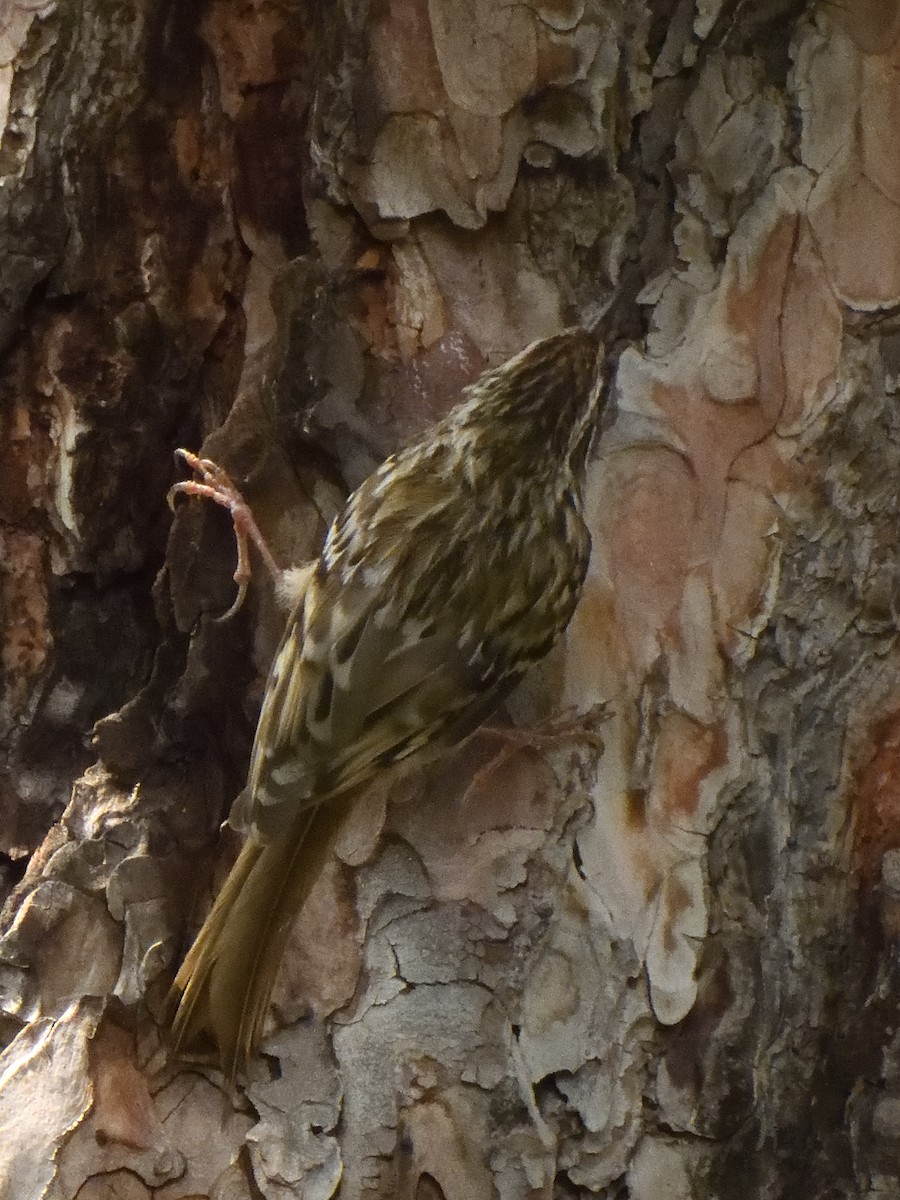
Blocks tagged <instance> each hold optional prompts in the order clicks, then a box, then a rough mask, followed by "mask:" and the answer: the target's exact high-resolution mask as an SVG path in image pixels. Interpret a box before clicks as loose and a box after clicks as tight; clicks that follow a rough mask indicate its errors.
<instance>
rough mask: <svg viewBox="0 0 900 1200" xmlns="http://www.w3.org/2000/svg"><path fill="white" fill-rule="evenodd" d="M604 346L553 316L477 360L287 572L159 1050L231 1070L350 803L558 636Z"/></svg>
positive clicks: (586, 538) (209, 477) (585, 544)
mask: <svg viewBox="0 0 900 1200" xmlns="http://www.w3.org/2000/svg"><path fill="white" fill-rule="evenodd" d="M602 357H603V348H602V345H601V344H600V341H599V338H598V337H597V335H596V334H594V333H593V332H591V331H588V330H585V329H583V328H580V327H570V328H566V329H563V330H562V331H561V332H558V333H556V334H553V335H551V336H549V337H545V338H542V339H540V340H538V341H535V342H533V343H532V344H531V345H529V346H527V347H526V348H525V349H524V350H522V351H521V352H520V353H518V354H516V355H515V356H514V357H512V358H510V359H509V360H507V361H506V362H503V363H501V364H500V365H499V366H496V367H494V368H492V369H490V370H487V371H486V372H485V373H484V374H482V375H481V376H480V378H478V379H477V380H475V382H474V383H472V384H470V385H469V386H468V387H466V388H465V389H463V391H462V394H461V397H460V399H459V402H458V403H457V404H456V405H455V406H454V407H453V408H452V409H451V410H450V411H449V412H448V413H447V415H446V416H445V417H443V418H442V419H441V420H440V421H438V422H437V423H436V424H435V425H433V426H432V427H431V428H430V429H429V430H428V431H427V432H426V433H425V434H424V436H422V437H421V439H420V440H418V441H416V442H414V443H413V444H411V445H409V446H407V447H406V448H405V449H402V450H400V451H399V452H398V453H396V454H393V455H391V456H390V457H389V458H387V459H386V460H385V461H384V462H383V463H382V464H381V466H379V467H378V468H377V469H376V470H375V471H374V472H373V473H372V474H371V475H370V476H369V477H368V478H367V479H365V480H364V482H363V483H362V484H361V485H360V486H359V487H358V488H357V489H356V490H355V491H354V492H353V493H352V494H351V495H350V496H349V498H348V499H347V501H346V504H345V506H344V508H343V509H342V511H340V512H339V513H338V515H337V516H336V517H335V519H334V521H333V523H332V524H331V527H330V529H329V531H328V534H327V536H326V539H325V542H324V545H323V548H322V551H321V553H320V555H319V557H318V558H317V559H315V560H314V561H313V562H312V563H310V564H307V566H306V567H304V568H301V569H299V571H296V572H295V574H294V583H293V592H294V597H295V600H294V605H293V609H292V611H291V613H290V615H289V617H288V619H287V624H286V629H285V632H284V636H283V639H282V641H281V645H280V647H279V649H278V651H277V652H276V655H275V658H274V661H273V665H272V668H271V671H270V674H269V677H268V682H267V684H266V689H265V693H264V698H263V702H262V708H261V711H260V716H259V721H258V725H257V729H256V734H255V738H254V742H253V748H252V751H251V756H250V766H249V772H248V778H247V784H246V787H245V788H244V790H243V791H242V793H241V794H240V795H239V796H238V798H237V800H236V801H235V803H234V807H233V809H232V813H231V816H230V818H229V824H231V825H233V826H235V827H236V828H238V829H240V830H241V831H242V832H243V833H244V834H245V841H244V843H243V848H242V849H241V851H240V853H239V855H238V857H237V860H236V862H235V864H234V866H233V867H232V869H231V872H230V874H229V875H228V876H227V878H226V880H225V883H224V885H223V886H222V888H221V890H220V892H219V894H218V896H217V897H216V899H215V901H214V903H213V906H212V909H211V911H210V913H209V915H208V916H207V918H206V920H205V921H204V923H203V925H202V927H201V929H200V931H199V933H198V934H197V936H196V939H195V940H194V942H193V944H192V946H191V948H190V950H189V951H188V953H187V955H186V957H185V959H184V961H183V963H182V965H181V968H180V969H179V971H178V973H177V975H176V977H175V981H174V983H173V985H172V988H171V990H170V993H169V997H168V1011H169V1021H170V1025H171V1030H170V1038H171V1043H172V1047H173V1051H174V1053H175V1054H176V1055H177V1056H179V1057H181V1058H188V1057H193V1058H195V1059H200V1060H202V1061H207V1062H212V1063H213V1064H215V1065H217V1066H218V1067H219V1068H220V1069H221V1070H222V1072H223V1073H224V1075H225V1076H226V1077H227V1078H228V1079H229V1080H230V1081H231V1083H232V1084H233V1083H234V1081H235V1079H236V1077H237V1076H238V1074H239V1073H241V1072H246V1070H247V1068H248V1064H249V1062H250V1060H251V1058H252V1056H253V1054H254V1053H255V1052H256V1050H257V1048H258V1045H259V1043H260V1041H261V1037H262V1033H263V1027H264V1023H265V1020H266V1016H267V1012H268V1007H269V1001H270V997H271V992H272V988H273V985H274V982H275V976H276V973H277V971H278V967H279V964H280V962H281V959H282V957H283V954H284V951H285V948H286V943H287V939H288V935H289V933H290V929H291V926H292V924H293V921H294V919H295V917H296V916H297V914H298V912H299V910H300V909H301V908H302V906H303V904H304V902H305V901H306V899H307V897H308V896H309V893H310V891H311V889H312V886H313V884H314V883H315V881H316V879H317V878H318V876H319V875H320V874H321V872H322V870H323V868H324V866H325V865H326V863H327V862H328V859H329V855H330V853H331V850H332V848H333V845H334V842H335V840H336V838H337V835H338V833H339V831H340V828H341V826H342V824H343V822H344V820H345V819H346V817H347V814H348V813H349V811H350V810H351V808H352V806H353V804H354V802H355V801H356V800H357V799H358V797H359V796H360V794H361V793H362V792H363V791H364V790H365V789H366V787H367V786H368V785H371V784H372V783H373V781H375V780H376V778H380V777H382V776H384V775H385V773H387V772H392V771H399V770H400V769H402V768H403V767H405V766H407V765H408V764H410V762H415V761H417V760H418V761H423V760H428V759H431V758H434V757H435V756H436V755H438V754H440V753H441V752H442V751H446V750H447V749H448V748H450V747H452V746H454V745H456V744H458V743H459V742H461V741H462V740H464V739H465V738H466V737H468V736H469V735H470V734H471V733H472V732H473V731H474V730H475V729H477V727H478V726H479V725H480V724H481V722H482V721H483V720H484V719H485V718H486V717H487V716H488V715H489V714H490V713H491V712H492V711H493V710H494V709H496V708H497V706H498V705H499V704H501V703H502V701H503V700H504V699H505V697H506V696H507V695H508V694H509V693H510V691H511V690H512V688H514V687H515V685H516V684H517V683H518V682H519V680H521V679H522V677H523V676H524V674H525V673H526V672H527V671H528V669H529V668H530V667H531V666H532V665H533V664H535V663H537V662H538V661H539V660H540V659H542V658H543V657H544V656H545V655H546V654H547V653H548V652H549V650H550V649H551V647H552V646H553V645H554V644H555V643H556V642H557V640H558V639H559V637H560V636H561V634H562V632H563V630H564V629H565V627H566V625H567V624H568V622H569V620H570V618H571V617H572V614H573V612H574V610H575V607H576V605H577V603H578V599H579V596H580V593H581V590H582V586H583V583H584V580H585V577H586V574H587V569H588V562H589V556H590V548H591V539H590V534H589V531H588V528H587V525H586V523H585V518H584V484H585V470H586V461H587V455H588V450H589V446H590V443H591V440H592V436H593V434H594V432H595V430H596V428H597V425H598V419H599V415H600V411H601V407H602V403H601V395H602V378H601V364H602ZM182 453H183V456H184V457H185V458H187V459H188V461H189V462H191V463H192V464H193V465H195V466H196V465H197V464H200V466H201V467H202V468H206V470H204V472H203V474H204V482H202V483H198V484H193V485H192V484H191V483H190V482H189V481H188V482H183V483H182V484H178V485H175V486H176V489H178V490H183V491H187V492H189V493H191V492H194V493H195V494H199V495H207V496H210V497H211V498H212V499H214V500H218V502H219V503H224V504H227V505H228V506H229V507H231V508H232V509H234V507H235V501H234V496H233V494H232V493H230V492H229V491H228V487H227V486H226V487H224V488H223V487H222V486H220V485H221V484H222V481H223V480H224V481H225V483H226V484H227V483H228V481H227V476H226V475H225V473H224V472H222V471H221V470H220V469H219V468H216V467H215V464H213V463H209V462H206V461H205V460H200V459H197V458H196V457H195V456H193V455H189V454H188V453H187V452H182ZM217 472H218V474H217ZM235 528H236V531H237V532H238V534H239V542H240V533H241V530H240V528H239V527H238V522H237V520H236V522H235ZM253 536H254V539H256V538H257V536H258V535H257V534H256V533H255V532H254V534H253ZM243 557H244V558H245V554H244V556H243ZM239 559H242V555H241V554H239ZM242 561H243V560H242ZM245 565H246V564H245V563H244V566H245ZM237 578H238V574H237V573H236V579H237ZM240 583H241V587H242V588H244V587H245V586H246V585H245V581H244V579H243V578H242V579H241V580H240Z"/></svg>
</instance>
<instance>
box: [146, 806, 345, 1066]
mask: <svg viewBox="0 0 900 1200" xmlns="http://www.w3.org/2000/svg"><path fill="white" fill-rule="evenodd" d="M349 807H350V801H349V798H343V797H342V798H338V799H331V800H329V801H328V802H327V803H326V804H323V805H319V806H318V807H317V808H314V809H308V810H306V811H305V812H303V813H301V814H300V815H299V816H298V817H297V820H296V821H295V823H294V825H293V826H292V827H291V829H290V830H289V831H288V832H287V833H286V834H285V835H284V836H283V837H281V838H278V839H277V840H276V841H273V842H268V843H265V842H261V841H260V840H259V839H257V838H255V837H254V836H253V835H252V834H251V836H250V838H249V839H248V841H247V842H246V844H245V845H244V848H243V849H242V850H241V853H240V854H239V856H238V859H237V861H236V862H235V864H234V866H233V867H232V869H231V872H230V874H229V876H228V878H227V879H226V881H225V883H224V885H223V887H222V890H221V891H220V892H219V895H218V896H217V898H216V901H215V904H214V905H213V907H212V909H211V911H210V913H209V916H208V917H207V918H206V920H205V921H204V923H203V927H202V928H201V930H200V932H199V933H198V934H197V937H196V940H195V941H194V944H193V946H192V947H191V949H190V950H189V952H188V954H187V957H186V958H185V960H184V962H183V964H182V966H181V969H180V970H179V972H178V974H177V975H176V977H175V982H174V983H173V985H172V989H171V992H170V993H169V1007H170V1011H173V1012H174V1016H173V1017H172V1042H173V1045H174V1049H175V1051H176V1053H178V1054H181V1055H182V1056H184V1057H186V1058H196V1059H200V1060H202V1061H209V1060H212V1061H216V1062H218V1064H219V1065H220V1066H221V1068H222V1070H223V1072H224V1073H225V1075H226V1077H227V1078H228V1079H229V1081H231V1082H233V1081H234V1079H235V1076H236V1075H237V1074H238V1072H240V1071H242V1070H244V1069H245V1067H246V1064H247V1060H248V1059H249V1057H250V1056H251V1055H252V1053H253V1052H254V1050H255V1049H256V1046H257V1044H258V1042H259V1039H260V1035H261V1033H262V1027H263V1022H264V1021H265V1017H266V1012H267V1011H268V1007H269V997H270V996H271V993H272V987H273V985H274V983H275V976H276V974H277V973H278V967H279V964H280V962H281V959H282V956H283V954H284V949H285V945H286V943H287V939H288V935H289V933H290V929H291V925H292V923H293V920H294V918H295V917H296V915H297V913H298V912H299V911H300V909H301V908H302V907H303V904H304V903H305V901H306V899H307V897H308V896H309V893H310V891H311V889H312V886H313V884H314V883H315V881H316V879H318V877H319V875H320V874H321V873H322V869H323V867H324V866H325V863H326V862H327V861H328V857H329V854H330V852H331V849H332V846H333V845H334V842H335V839H336V837H337V834H338V832H339V830H340V828H341V825H342V823H343V820H344V817H345V816H346V813H347V811H348V809H349Z"/></svg>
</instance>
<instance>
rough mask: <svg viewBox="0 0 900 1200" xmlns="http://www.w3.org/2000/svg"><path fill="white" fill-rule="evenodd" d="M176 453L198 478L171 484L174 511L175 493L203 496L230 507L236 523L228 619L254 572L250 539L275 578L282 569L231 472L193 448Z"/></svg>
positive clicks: (224, 616)
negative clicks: (233, 587) (233, 594)
mask: <svg viewBox="0 0 900 1200" xmlns="http://www.w3.org/2000/svg"><path fill="white" fill-rule="evenodd" d="M175 457H176V458H178V459H181V460H183V461H184V463H185V464H186V465H187V466H188V467H189V468H190V469H191V470H192V471H193V472H194V474H195V475H196V476H197V478H196V479H183V480H182V481H181V482H180V483H175V484H173V485H172V487H170V488H169V491H168V495H167V496H166V499H167V500H168V502H169V507H170V508H171V509H172V510H173V511H174V508H175V497H176V496H179V495H184V496H203V497H204V498H205V499H207V500H212V501H213V503H215V504H220V505H221V506H222V507H223V508H227V509H228V511H229V512H230V513H231V519H232V521H233V523H234V538H235V541H236V543H237V566H236V568H235V571H234V582H235V583H236V584H237V587H238V592H237V596H236V597H235V600H234V603H233V604H232V605H231V607H230V608H229V609H228V611H227V612H225V613H223V614H222V616H221V617H219V618H218V620H220V621H227V620H228V618H229V617H233V616H234V614H235V613H236V612H237V611H238V610H239V609H240V607H241V605H242V604H243V603H244V599H245V597H246V595H247V585H248V583H249V582H250V574H251V572H250V553H249V545H248V543H249V542H253V544H254V546H256V548H257V550H258V551H259V553H260V554H261V555H262V559H263V562H264V563H265V564H266V567H267V568H268V569H269V571H270V572H271V573H272V575H273V577H274V578H275V579H276V580H277V579H278V578H279V577H280V575H281V570H280V568H279V566H278V563H276V561H275V559H274V557H273V555H272V552H271V550H270V549H269V547H268V544H267V543H266V539H265V538H264V537H263V535H262V534H261V533H260V530H259V526H258V525H257V524H256V521H255V520H254V519H253V513H252V512H251V510H250V506H249V504H248V503H247V501H246V500H245V499H244V497H243V496H242V495H241V493H240V492H239V491H238V489H237V487H236V486H235V485H234V484H233V483H232V481H231V478H230V477H229V475H228V473H227V472H226V471H224V470H223V469H222V468H221V467H220V466H219V465H218V464H217V463H214V462H212V461H211V459H208V458H200V457H199V456H198V455H196V454H193V453H191V451H190V450H181V449H179V450H176V451H175Z"/></svg>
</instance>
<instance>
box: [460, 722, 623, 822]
mask: <svg viewBox="0 0 900 1200" xmlns="http://www.w3.org/2000/svg"><path fill="white" fill-rule="evenodd" d="M611 716H612V710H611V709H610V706H609V705H608V704H593V705H592V706H591V707H590V708H589V709H588V710H587V711H586V712H583V713H574V714H573V715H572V716H569V717H563V718H562V719H560V720H559V721H545V722H542V723H541V724H539V725H536V726H532V727H531V728H527V729H522V728H519V727H517V726H514V725H507V726H502V725H482V726H481V727H480V729H477V730H476V731H475V733H474V735H473V736H474V737H484V738H494V739H496V741H498V742H499V743H500V750H499V752H498V753H497V754H495V755H494V757H493V758H492V759H490V761H489V762H486V763H484V764H483V765H482V766H480V767H479V768H478V770H477V771H476V772H475V774H474V775H473V777H472V779H471V780H470V782H469V786H468V787H467V788H466V792H465V795H464V797H463V801H462V803H463V806H465V804H466V803H467V802H468V800H469V797H470V796H474V795H477V794H478V792H479V789H480V788H482V787H483V786H484V785H485V783H486V782H487V780H488V778H489V777H490V776H491V775H493V774H494V772H495V771H496V770H498V769H499V768H500V767H503V766H505V764H506V763H507V762H508V761H509V760H510V759H511V758H512V757H513V756H514V755H515V754H516V753H517V752H518V751H520V750H537V751H538V752H540V751H542V750H556V749H558V748H559V747H560V746H562V745H565V744H566V743H567V742H575V743H578V742H581V743H582V744H583V745H586V746H589V747H590V748H591V749H593V750H595V751H596V752H597V755H598V756H599V755H601V754H602V753H603V747H604V743H603V738H602V736H601V735H600V732H599V730H598V729H597V726H598V725H599V724H600V723H601V722H603V721H607V720H609V718H610V717H611Z"/></svg>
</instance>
